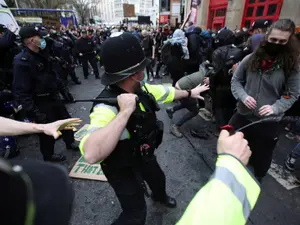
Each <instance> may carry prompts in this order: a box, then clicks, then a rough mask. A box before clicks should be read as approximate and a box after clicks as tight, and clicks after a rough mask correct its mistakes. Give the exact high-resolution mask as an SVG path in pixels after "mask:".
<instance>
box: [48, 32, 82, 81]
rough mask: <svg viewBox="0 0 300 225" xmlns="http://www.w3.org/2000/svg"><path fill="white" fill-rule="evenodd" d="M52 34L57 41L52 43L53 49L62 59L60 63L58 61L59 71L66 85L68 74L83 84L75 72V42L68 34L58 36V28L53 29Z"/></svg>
mask: <svg viewBox="0 0 300 225" xmlns="http://www.w3.org/2000/svg"><path fill="white" fill-rule="evenodd" d="M50 35H51V37H52V38H53V39H54V40H55V41H56V42H55V43H54V44H53V45H52V50H53V52H54V55H55V56H57V57H59V58H60V59H61V60H60V63H58V68H57V70H58V71H57V72H58V73H59V75H60V76H61V77H62V79H63V80H64V82H65V85H67V81H68V75H70V76H71V79H72V81H73V82H74V83H75V84H81V82H80V81H79V79H78V77H77V76H76V73H75V61H74V57H73V55H72V48H73V47H74V44H73V42H72V40H71V39H70V38H69V37H68V36H67V35H66V34H64V35H63V36H61V37H60V36H58V34H57V32H56V30H52V33H51V34H50ZM57 42H58V43H57Z"/></svg>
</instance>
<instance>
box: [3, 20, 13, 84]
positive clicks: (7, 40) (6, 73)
mask: <svg viewBox="0 0 300 225" xmlns="http://www.w3.org/2000/svg"><path fill="white" fill-rule="evenodd" d="M15 41H16V35H15V34H14V33H13V32H12V31H10V30H9V29H7V28H6V27H5V26H4V25H3V24H0V52H1V54H0V88H1V90H2V89H7V88H8V89H10V88H11V83H12V62H13V58H14V56H15V55H16V51H15V50H16V48H17V46H16V44H15Z"/></svg>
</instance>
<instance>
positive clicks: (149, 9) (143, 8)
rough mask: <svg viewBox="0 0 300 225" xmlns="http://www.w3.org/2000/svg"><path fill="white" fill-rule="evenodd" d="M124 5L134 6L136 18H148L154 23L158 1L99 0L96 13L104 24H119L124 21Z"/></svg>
mask: <svg viewBox="0 0 300 225" xmlns="http://www.w3.org/2000/svg"><path fill="white" fill-rule="evenodd" d="M124 3H127V4H133V5H134V7H135V14H136V16H139V15H140V16H150V20H151V21H153V22H154V23H155V22H156V17H157V15H158V4H159V3H158V0H99V1H98V4H97V12H98V13H99V16H100V17H101V19H102V20H103V21H104V23H119V22H120V21H123V19H124V11H123V4H124ZM132 19H136V18H132Z"/></svg>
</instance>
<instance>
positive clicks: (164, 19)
mask: <svg viewBox="0 0 300 225" xmlns="http://www.w3.org/2000/svg"><path fill="white" fill-rule="evenodd" d="M168 22H169V16H168V15H159V23H168Z"/></svg>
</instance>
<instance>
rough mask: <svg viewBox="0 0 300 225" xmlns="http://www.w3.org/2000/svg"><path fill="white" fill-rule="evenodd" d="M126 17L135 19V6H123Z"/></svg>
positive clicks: (125, 4)
mask: <svg viewBox="0 0 300 225" xmlns="http://www.w3.org/2000/svg"><path fill="white" fill-rule="evenodd" d="M123 12H124V17H135V9H134V5H133V4H127V3H124V4H123Z"/></svg>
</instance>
